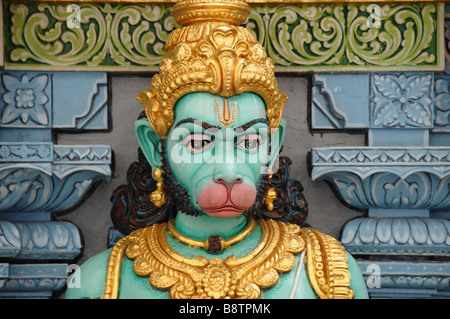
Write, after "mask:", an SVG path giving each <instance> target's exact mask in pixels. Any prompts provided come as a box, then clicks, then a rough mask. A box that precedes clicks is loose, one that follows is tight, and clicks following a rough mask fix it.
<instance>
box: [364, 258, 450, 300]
mask: <svg viewBox="0 0 450 319" xmlns="http://www.w3.org/2000/svg"><path fill="white" fill-rule="evenodd" d="M358 265H359V267H360V269H361V272H362V274H363V277H364V279H365V280H366V283H367V286H368V288H369V294H370V296H371V297H372V298H396V299H398V298H413V299H419V298H420V299H423V298H426V299H430V298H448V296H449V295H450V285H449V282H450V274H449V271H448V262H447V261H441V262H439V261H429V262H417V261H415V262H414V261H388V260H360V261H358Z"/></svg>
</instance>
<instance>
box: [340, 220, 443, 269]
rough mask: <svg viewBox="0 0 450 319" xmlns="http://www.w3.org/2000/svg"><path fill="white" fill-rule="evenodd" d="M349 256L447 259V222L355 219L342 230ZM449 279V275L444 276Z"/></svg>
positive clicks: (343, 241) (343, 240)
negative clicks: (434, 257)
mask: <svg viewBox="0 0 450 319" xmlns="http://www.w3.org/2000/svg"><path fill="white" fill-rule="evenodd" d="M341 240H342V243H343V244H344V245H345V247H346V249H347V250H348V251H349V252H351V253H352V254H355V255H358V256H361V255H410V256H411V255H416V256H442V257H444V256H447V257H448V256H450V222H449V221H448V220H445V219H434V218H357V219H353V220H351V221H349V222H348V223H347V224H346V225H345V227H344V228H343V230H342V239H341ZM448 276H449V277H450V274H448Z"/></svg>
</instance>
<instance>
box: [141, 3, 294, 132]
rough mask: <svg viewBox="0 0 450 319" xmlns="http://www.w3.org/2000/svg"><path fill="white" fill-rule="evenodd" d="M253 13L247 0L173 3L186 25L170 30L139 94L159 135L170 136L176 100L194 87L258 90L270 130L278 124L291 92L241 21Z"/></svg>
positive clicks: (217, 90)
mask: <svg viewBox="0 0 450 319" xmlns="http://www.w3.org/2000/svg"><path fill="white" fill-rule="evenodd" d="M249 12H250V9H249V6H248V4H247V3H246V2H245V1H244V0H181V1H179V2H177V3H176V4H175V5H174V6H173V8H172V15H173V16H174V18H175V20H176V22H177V23H178V24H180V25H182V26H183V27H182V28H181V29H176V30H174V31H173V32H172V33H171V34H170V36H169V38H168V40H167V42H166V45H165V47H164V49H165V51H166V56H165V57H164V58H163V59H162V60H161V63H160V73H159V74H156V75H154V76H153V79H152V83H151V89H150V90H144V91H141V92H139V94H138V95H137V99H138V100H139V101H140V102H141V103H142V105H143V106H144V110H145V113H146V115H147V118H148V120H149V122H150V125H151V126H152V128H153V130H154V131H155V132H156V133H157V134H158V135H159V136H161V137H162V138H165V137H166V136H167V132H168V130H169V128H170V126H171V125H172V124H173V121H174V112H173V109H174V106H175V104H176V102H177V101H178V99H179V98H181V97H182V96H184V95H186V94H188V93H192V92H210V93H213V94H218V95H221V96H223V97H231V96H234V95H237V94H242V93H244V92H253V93H256V94H258V95H260V96H261V97H262V98H263V100H264V101H265V103H266V108H267V118H268V120H269V126H270V129H271V131H272V132H273V131H274V130H275V129H277V128H278V126H279V124H280V121H281V117H282V114H283V108H284V103H285V102H286V100H287V95H286V94H284V93H281V92H280V91H279V90H278V83H277V80H276V78H275V72H274V65H273V61H272V59H271V58H269V57H267V54H266V52H265V50H264V48H263V47H262V45H261V44H260V43H258V41H257V40H256V39H255V37H254V36H253V34H252V33H251V32H250V31H248V30H247V29H245V28H243V27H240V26H239V25H240V24H242V23H243V22H244V21H245V20H246V18H247V16H248V14H249Z"/></svg>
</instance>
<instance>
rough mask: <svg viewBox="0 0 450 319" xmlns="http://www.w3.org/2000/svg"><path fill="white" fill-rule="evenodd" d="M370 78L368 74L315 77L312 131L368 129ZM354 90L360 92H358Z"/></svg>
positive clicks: (324, 74) (312, 101)
mask: <svg viewBox="0 0 450 319" xmlns="http://www.w3.org/2000/svg"><path fill="white" fill-rule="evenodd" d="M369 78H370V76H369V74H353V73H351V74H326V73H316V74H314V75H313V79H312V97H311V98H312V100H311V125H312V128H314V129H366V128H368V127H369V108H368V103H369V82H370V81H369ZM355 87H357V88H358V90H355Z"/></svg>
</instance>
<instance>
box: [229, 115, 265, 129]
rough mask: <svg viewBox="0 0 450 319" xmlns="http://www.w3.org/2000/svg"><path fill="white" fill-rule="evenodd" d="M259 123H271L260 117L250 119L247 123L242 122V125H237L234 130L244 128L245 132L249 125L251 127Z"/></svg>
mask: <svg viewBox="0 0 450 319" xmlns="http://www.w3.org/2000/svg"><path fill="white" fill-rule="evenodd" d="M257 123H264V124H267V125H269V121H267V119H263V118H260V119H254V120H251V121H249V122H247V123H245V124H242V125H240V126H237V127H235V128H234V130H235V131H238V130H239V131H241V130H242V132H244V131H246V130H247V129H248V128H249V127H251V126H253V125H255V124H257Z"/></svg>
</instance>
